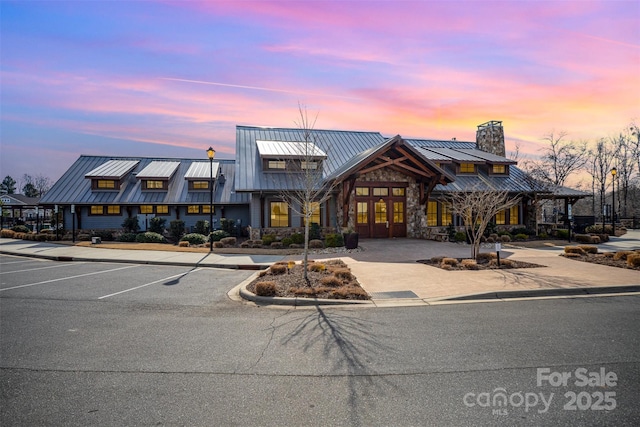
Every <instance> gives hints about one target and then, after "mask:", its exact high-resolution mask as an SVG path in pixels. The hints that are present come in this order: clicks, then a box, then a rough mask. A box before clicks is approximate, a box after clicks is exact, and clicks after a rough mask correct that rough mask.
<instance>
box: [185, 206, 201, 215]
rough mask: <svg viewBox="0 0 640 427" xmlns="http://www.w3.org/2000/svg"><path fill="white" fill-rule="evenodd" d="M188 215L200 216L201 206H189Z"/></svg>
mask: <svg viewBox="0 0 640 427" xmlns="http://www.w3.org/2000/svg"><path fill="white" fill-rule="evenodd" d="M187 213H188V214H199V213H200V205H189V206H187Z"/></svg>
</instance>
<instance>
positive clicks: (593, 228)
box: [584, 224, 613, 236]
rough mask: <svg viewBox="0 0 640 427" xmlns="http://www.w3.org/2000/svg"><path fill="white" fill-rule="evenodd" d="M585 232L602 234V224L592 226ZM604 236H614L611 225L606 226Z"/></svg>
mask: <svg viewBox="0 0 640 427" xmlns="http://www.w3.org/2000/svg"><path fill="white" fill-rule="evenodd" d="M584 231H585V232H587V233H594V234H599V233H602V224H594V225H590V226H588V227H587V228H585V229H584ZM604 234H608V235H610V236H613V228H612V227H611V224H607V225H605V226H604Z"/></svg>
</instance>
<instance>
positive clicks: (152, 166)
mask: <svg viewBox="0 0 640 427" xmlns="http://www.w3.org/2000/svg"><path fill="white" fill-rule="evenodd" d="M178 166H180V162H174V161H158V160H154V161H152V162H151V163H149V164H148V165H147V166H145V168H144V169H142V170H141V171H140V172H138V175H137V177H138V179H149V178H151V179H153V178H157V179H170V178H171V177H172V176H173V174H174V173H175V172H176V170H177V169H178Z"/></svg>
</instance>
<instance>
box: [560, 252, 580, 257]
mask: <svg viewBox="0 0 640 427" xmlns="http://www.w3.org/2000/svg"><path fill="white" fill-rule="evenodd" d="M564 256H565V258H582V255H580V254H573V253H568V254H564Z"/></svg>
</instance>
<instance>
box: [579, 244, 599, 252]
mask: <svg viewBox="0 0 640 427" xmlns="http://www.w3.org/2000/svg"><path fill="white" fill-rule="evenodd" d="M578 247H579V248H580V249H582V250H583V251H585V253H588V254H597V253H598V247H597V246H590V245H579V246H578Z"/></svg>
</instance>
